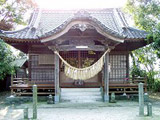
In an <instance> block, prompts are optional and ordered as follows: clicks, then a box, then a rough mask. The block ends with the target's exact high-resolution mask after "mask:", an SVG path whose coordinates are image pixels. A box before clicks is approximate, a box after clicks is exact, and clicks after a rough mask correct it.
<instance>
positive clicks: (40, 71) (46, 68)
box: [30, 55, 54, 81]
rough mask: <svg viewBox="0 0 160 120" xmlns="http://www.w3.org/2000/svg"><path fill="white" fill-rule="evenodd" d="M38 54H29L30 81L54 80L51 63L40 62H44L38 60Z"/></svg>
mask: <svg viewBox="0 0 160 120" xmlns="http://www.w3.org/2000/svg"><path fill="white" fill-rule="evenodd" d="M39 56H40V55H30V69H31V75H30V77H31V81H54V66H53V64H50V63H49V64H40V63H44V62H43V61H41V62H40V60H39V58H40V57H39ZM49 62H50V61H49ZM53 62H54V61H53ZM46 63H47V61H46Z"/></svg>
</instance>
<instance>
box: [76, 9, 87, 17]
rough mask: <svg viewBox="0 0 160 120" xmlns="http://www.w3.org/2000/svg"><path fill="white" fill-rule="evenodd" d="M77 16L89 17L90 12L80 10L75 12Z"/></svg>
mask: <svg viewBox="0 0 160 120" xmlns="http://www.w3.org/2000/svg"><path fill="white" fill-rule="evenodd" d="M74 16H75V18H88V17H89V16H90V13H89V12H87V11H86V10H79V11H77V12H76V13H75V14H74Z"/></svg>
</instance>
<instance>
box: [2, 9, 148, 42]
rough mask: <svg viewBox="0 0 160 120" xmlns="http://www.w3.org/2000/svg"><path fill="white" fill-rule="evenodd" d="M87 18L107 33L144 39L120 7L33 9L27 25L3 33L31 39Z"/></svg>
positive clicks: (144, 35)
mask: <svg viewBox="0 0 160 120" xmlns="http://www.w3.org/2000/svg"><path fill="white" fill-rule="evenodd" d="M78 19H82V20H84V19H88V20H91V21H93V22H95V23H96V24H97V25H99V26H100V27H101V28H102V29H103V30H104V31H105V32H107V33H108V34H110V35H112V36H114V37H117V38H127V39H144V38H145V37H146V35H147V33H146V32H144V31H142V30H138V29H135V28H132V27H129V25H128V23H127V21H126V19H125V17H124V14H123V13H122V11H121V10H120V9H115V8H108V9H97V10H35V11H34V13H33V14H32V17H31V20H30V23H29V25H28V26H27V27H26V28H24V29H22V30H19V31H14V32H11V31H10V32H7V31H1V32H2V33H4V35H5V37H7V38H14V39H26V40H32V41H34V39H40V38H44V37H47V36H51V35H54V34H56V33H57V32H59V31H61V30H63V28H65V27H66V26H67V25H68V24H69V23H70V22H72V21H74V20H78Z"/></svg>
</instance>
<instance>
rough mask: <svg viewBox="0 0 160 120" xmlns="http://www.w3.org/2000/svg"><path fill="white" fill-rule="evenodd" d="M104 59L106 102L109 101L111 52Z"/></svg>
mask: <svg viewBox="0 0 160 120" xmlns="http://www.w3.org/2000/svg"><path fill="white" fill-rule="evenodd" d="M104 60H105V63H104V102H109V53H107V54H106V55H105V59H104Z"/></svg>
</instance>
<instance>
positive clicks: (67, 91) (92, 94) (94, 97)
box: [61, 88, 102, 103]
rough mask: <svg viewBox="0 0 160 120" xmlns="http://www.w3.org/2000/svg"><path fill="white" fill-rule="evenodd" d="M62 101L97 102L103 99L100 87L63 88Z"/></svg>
mask: <svg viewBox="0 0 160 120" xmlns="http://www.w3.org/2000/svg"><path fill="white" fill-rule="evenodd" d="M61 101H70V102H81V103H86V102H96V101H102V96H101V92H100V88H62V89H61Z"/></svg>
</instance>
